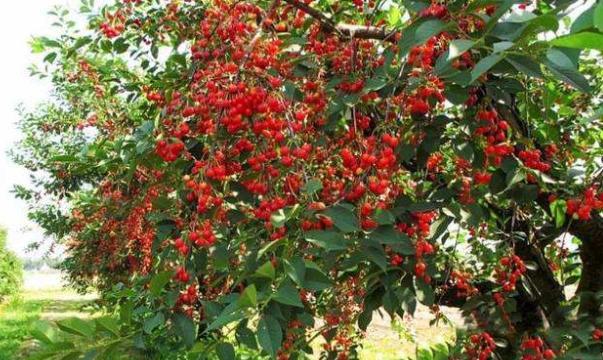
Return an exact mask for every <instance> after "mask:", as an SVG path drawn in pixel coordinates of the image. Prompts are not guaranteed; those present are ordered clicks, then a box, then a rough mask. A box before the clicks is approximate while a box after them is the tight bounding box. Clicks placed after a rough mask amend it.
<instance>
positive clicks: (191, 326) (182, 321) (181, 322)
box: [172, 313, 197, 348]
mask: <svg viewBox="0 0 603 360" xmlns="http://www.w3.org/2000/svg"><path fill="white" fill-rule="evenodd" d="M172 319H173V320H174V325H175V329H176V334H178V336H180V337H181V338H182V341H183V342H184V344H185V345H186V347H187V348H191V347H192V346H193V345H194V344H195V340H196V339H197V326H196V325H195V323H194V322H193V320H192V319H191V318H189V317H188V316H186V315H184V314H181V313H176V314H174V316H173V318H172Z"/></svg>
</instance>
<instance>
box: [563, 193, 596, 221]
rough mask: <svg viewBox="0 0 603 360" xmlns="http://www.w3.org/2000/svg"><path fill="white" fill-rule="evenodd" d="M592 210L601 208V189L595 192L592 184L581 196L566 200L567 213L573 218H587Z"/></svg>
mask: <svg viewBox="0 0 603 360" xmlns="http://www.w3.org/2000/svg"><path fill="white" fill-rule="evenodd" d="M593 210H594V211H599V210H603V191H602V192H600V193H599V194H597V188H595V187H594V186H591V187H589V188H587V189H586V190H585V191H584V194H583V196H582V198H580V199H578V198H575V199H569V200H567V214H568V215H569V216H572V217H573V218H574V219H577V220H578V219H579V220H589V219H590V218H591V213H592V211H593Z"/></svg>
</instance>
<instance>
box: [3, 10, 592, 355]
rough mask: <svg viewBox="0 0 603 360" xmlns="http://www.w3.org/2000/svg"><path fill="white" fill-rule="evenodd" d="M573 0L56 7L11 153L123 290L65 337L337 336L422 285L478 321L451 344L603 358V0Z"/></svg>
mask: <svg viewBox="0 0 603 360" xmlns="http://www.w3.org/2000/svg"><path fill="white" fill-rule="evenodd" d="M570 5H572V2H570V1H537V2H534V4H527V3H522V2H520V1H512V0H499V1H469V2H467V1H441V2H440V1H436V2H433V3H426V2H422V1H380V0H377V1H369V2H365V1H359V0H354V1H327V0H320V1H310V2H306V1H297V0H281V1H278V0H276V1H225V0H215V1H184V2H168V1H159V0H153V1H142V0H124V1H116V2H115V3H112V4H110V5H107V6H103V7H101V8H100V9H99V8H97V7H95V6H94V4H93V2H92V1H89V0H83V1H82V7H81V9H80V10H81V12H82V13H83V14H86V15H87V16H88V20H89V28H88V29H87V30H83V29H80V28H78V27H77V25H76V24H77V23H76V22H74V21H72V20H70V19H69V13H68V12H67V11H66V10H63V9H61V8H57V9H56V10H55V11H53V15H54V16H55V17H56V18H57V19H56V21H55V24H56V25H57V26H60V27H61V28H62V30H63V32H64V33H63V34H62V35H61V36H59V37H57V38H53V39H51V38H47V37H39V38H36V39H35V40H34V41H33V42H32V46H33V49H34V51H35V52H37V53H42V54H44V60H43V63H42V65H41V67H34V68H32V74H34V75H38V76H41V77H49V78H50V79H51V80H52V82H53V85H54V90H55V96H56V101H54V102H52V103H50V104H46V105H43V106H41V107H40V108H39V109H38V110H37V111H34V112H32V113H24V114H23V121H22V123H21V129H22V131H23V133H24V140H23V141H22V142H21V143H20V144H19V146H18V147H17V148H16V149H15V151H14V153H13V156H14V158H15V161H16V162H17V163H19V164H21V165H23V166H25V167H26V168H28V169H29V170H31V172H32V176H33V178H34V181H35V183H34V185H35V186H34V187H32V188H25V187H17V188H16V190H15V192H16V195H17V196H18V197H20V198H23V199H24V200H27V201H28V203H29V205H30V217H31V218H32V219H34V220H35V221H37V222H38V223H39V224H40V225H41V226H42V227H43V228H44V229H45V230H46V231H47V232H48V233H49V234H51V235H53V236H54V237H55V239H56V240H57V241H58V242H60V243H62V244H64V245H65V246H66V247H67V249H68V251H67V256H68V258H67V260H66V261H65V263H64V264H63V267H64V268H65V269H66V270H67V271H68V273H69V276H70V278H71V280H72V282H73V283H74V284H77V285H79V286H80V287H81V288H82V289H85V288H86V287H87V286H95V287H97V288H98V289H99V290H101V291H102V293H103V295H104V297H105V299H106V301H107V304H108V308H109V309H110V312H111V313H113V312H115V313H116V314H117V313H118V311H119V315H120V316H119V321H120V322H118V320H117V319H118V318H117V317H116V318H115V320H107V321H109V322H111V324H112V325H111V327H112V328H114V327H115V326H119V327H118V329H119V331H118V333H119V335H118V334H117V332H113V331H111V329H107V328H106V327H104V326H103V325H102V324H99V323H94V324H93V325H92V324H90V323H87V325H83V323H78V324H79V325H81V326H82V329H83V330H82V329H79V330H77V331H76V332H79V335H77V334H75V335H77V336H84V337H85V338H86V342H87V343H86V344H84V345H83V346H95V344H100V345H101V346H102V347H103V348H105V349H106V348H107V347H106V346H105V345H107V344H115V345H116V346H117V345H119V346H123V347H124V349H128V350H127V351H126V350H121V348H120V352H121V351H123V352H121V353H122V354H126V353H127V354H129V352H128V351H130V352H141V353H143V354H144V356H146V357H147V358H162V359H163V358H167V357H169V356H173V357H178V356H181V357H186V356H190V357H192V358H203V357H207V356H213V355H208V354H214V355H215V356H218V357H219V358H220V359H222V360H224V359H232V358H234V357H235V353H236V350H238V349H240V348H242V347H247V348H249V349H252V350H257V351H260V352H261V353H262V354H264V355H265V356H270V357H272V358H279V359H295V358H303V357H304V356H306V354H307V353H310V352H312V348H311V347H310V346H309V344H310V343H311V342H312V341H314V340H316V339H318V338H320V341H321V342H322V343H323V346H322V349H323V350H322V354H321V357H323V358H326V359H347V358H350V357H351V358H353V357H355V356H357V353H358V349H359V344H360V340H361V339H362V335H363V330H366V328H367V326H368V324H370V322H371V320H372V316H373V312H374V311H375V310H377V309H383V310H385V311H387V312H388V313H389V314H390V315H391V316H392V317H398V316H400V317H401V316H403V315H404V314H413V313H414V311H415V308H416V306H417V303H422V304H424V305H427V306H429V307H430V308H431V309H432V312H433V315H434V321H438V320H442V319H443V317H444V316H443V314H442V312H441V311H440V306H454V307H459V308H461V309H462V310H463V313H464V315H465V316H466V318H467V320H468V321H470V322H473V325H474V326H473V327H472V328H471V333H470V334H468V336H466V337H462V338H459V339H457V340H458V343H457V344H455V346H454V348H455V349H458V350H459V351H460V352H462V353H463V355H462V356H464V357H469V358H472V359H485V358H504V359H507V358H509V359H513V358H522V359H525V360H528V359H542V358H546V359H550V358H553V357H559V358H566V359H586V358H598V357H599V356H600V353H601V351H602V350H603V345H602V344H601V340H603V331H602V330H600V327H601V325H602V324H601V323H602V321H603V318H601V316H600V315H601V314H600V312H599V308H600V306H599V305H600V302H601V301H600V300H601V296H600V295H601V292H600V291H602V290H603V276H601V274H602V273H603V272H602V271H601V266H602V264H601V262H600V258H601V255H603V244H601V243H600V241H598V239H600V237H601V234H602V233H603V230H602V229H603V218H602V217H601V214H600V212H601V210H602V209H603V192H601V190H600V186H601V177H602V176H603V175H602V174H603V167H602V164H601V155H602V154H603V151H602V150H603V149H602V147H601V143H602V140H603V132H602V130H601V116H602V115H603V113H602V111H601V94H602V89H601V86H602V84H603V82H602V81H601V76H602V74H601V71H600V69H601V66H600V65H601V64H600V59H599V58H598V57H597V55H598V54H599V53H596V55H595V53H593V52H590V51H591V50H593V51H598V50H600V41H599V40H600V38H601V36H602V35H601V27H602V26H601V23H600V20H601V19H600V16H599V15H600V13H601V11H603V4H602V3H601V2H599V3H595V4H593V5H592V7H591V8H589V9H585V10H584V12H583V13H582V14H581V15H580V16H579V17H577V18H576V19H575V21H572V20H571V18H569V17H568V14H569V12H570V11H571V10H569V9H570ZM576 282H579V286H578V291H577V295H576V296H575V297H573V298H566V297H565V292H564V290H565V288H566V287H572V286H574V284H575V283H576ZM118 284H121V285H118ZM116 286H117V287H116ZM120 286H121V287H120ZM125 289H127V290H125ZM79 325H78V326H79ZM121 326H124V328H123V329H124V330H123V332H122V330H121V329H122V328H121ZM63 327H65V326H64V324H63ZM99 330H100V332H99ZM544 330H546V331H544ZM112 336H115V337H116V338H115V339H114V340H112V339H113V338H112ZM122 336H123V337H125V338H126V339H122ZM122 340H124V341H122ZM103 344H104V345H103ZM48 345H49V347H50V348H49V349H50V351H55V352H56V351H59V352H60V351H61V350H65V351H66V352H71V351H74V350H75V351H78V352H79V353H78V354H74V357H76V356H79V355H82V353H83V352H85V350H86V349H88V348H87V347H86V348H84V349H82V348H77V347H76V348H75V349H73V348H67V349H61V347H60V346H55V345H56V344H55V345H53V344H52V343H51V344H48ZM235 345H236V346H235ZM74 346H75V345H74ZM187 353H188V354H187ZM92 355H94V354H92ZM97 355H98V356H101V355H100V353H98V354H97Z"/></svg>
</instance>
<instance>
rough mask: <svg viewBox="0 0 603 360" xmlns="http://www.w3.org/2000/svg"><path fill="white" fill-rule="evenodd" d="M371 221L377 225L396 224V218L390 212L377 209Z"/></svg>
mask: <svg viewBox="0 0 603 360" xmlns="http://www.w3.org/2000/svg"><path fill="white" fill-rule="evenodd" d="M373 219H374V220H375V221H376V222H377V223H378V224H379V225H391V224H393V223H395V222H396V217H395V216H394V214H392V213H391V212H390V211H387V210H383V209H377V210H376V211H375V215H373Z"/></svg>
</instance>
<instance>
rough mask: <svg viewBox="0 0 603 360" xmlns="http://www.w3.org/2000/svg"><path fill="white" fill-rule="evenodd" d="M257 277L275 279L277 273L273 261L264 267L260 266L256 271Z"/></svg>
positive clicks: (267, 262)
mask: <svg viewBox="0 0 603 360" xmlns="http://www.w3.org/2000/svg"><path fill="white" fill-rule="evenodd" d="M255 275H257V276H259V277H265V278H268V279H274V276H275V272H274V266H273V265H272V262H271V261H266V262H265V263H264V265H262V266H260V267H259V269H257V270H256V272H255Z"/></svg>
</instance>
